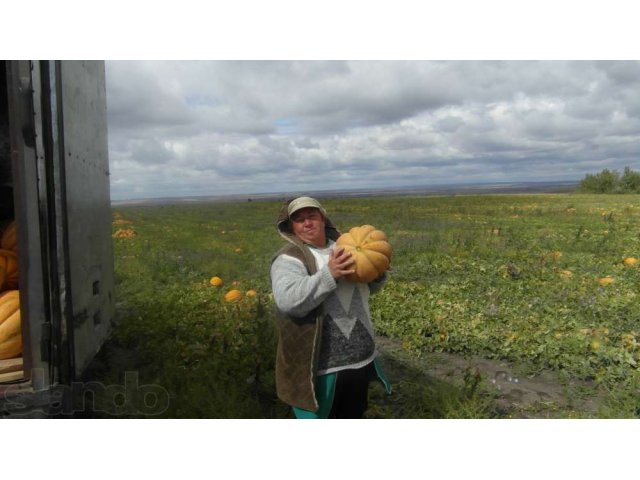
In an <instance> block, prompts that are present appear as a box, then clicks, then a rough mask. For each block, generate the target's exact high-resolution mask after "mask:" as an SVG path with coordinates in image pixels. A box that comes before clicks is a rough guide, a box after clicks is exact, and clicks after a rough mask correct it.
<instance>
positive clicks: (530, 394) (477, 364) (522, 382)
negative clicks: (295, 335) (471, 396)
mask: <svg viewBox="0 0 640 480" xmlns="http://www.w3.org/2000/svg"><path fill="white" fill-rule="evenodd" d="M376 342H377V344H378V347H379V349H380V352H381V355H382V358H383V362H384V365H385V369H386V370H387V374H388V376H389V377H390V378H391V380H392V382H398V381H402V379H404V378H407V376H408V375H411V376H412V377H413V378H415V376H416V372H417V374H418V375H420V374H421V375H424V378H425V381H427V382H428V381H430V380H431V381H433V380H437V381H442V382H446V383H448V384H451V385H456V386H460V387H463V386H464V385H465V376H468V375H469V372H472V374H475V375H479V376H480V387H481V388H483V389H484V390H485V391H486V392H488V393H489V394H490V396H492V397H493V398H494V400H493V401H494V405H495V408H496V410H497V411H498V412H499V416H500V417H509V418H567V417H576V418H585V417H595V416H597V411H598V405H599V404H600V402H601V400H602V396H599V397H594V396H593V392H594V391H595V387H594V385H593V384H590V383H588V382H578V381H569V382H561V381H560V380H559V379H558V377H557V375H555V374H554V373H553V372H542V373H540V374H537V375H535V376H526V375H523V374H518V373H517V372H518V371H522V369H519V368H518V366H517V365H512V364H509V363H507V362H502V361H495V360H488V359H485V358H481V357H470V358H465V357H463V356H461V355H455V354H450V353H425V354H423V355H422V356H421V357H420V358H416V357H415V356H414V355H411V354H409V353H408V352H406V351H405V350H404V349H403V348H402V345H401V342H399V341H397V340H393V339H390V338H386V337H379V338H378V339H376Z"/></svg>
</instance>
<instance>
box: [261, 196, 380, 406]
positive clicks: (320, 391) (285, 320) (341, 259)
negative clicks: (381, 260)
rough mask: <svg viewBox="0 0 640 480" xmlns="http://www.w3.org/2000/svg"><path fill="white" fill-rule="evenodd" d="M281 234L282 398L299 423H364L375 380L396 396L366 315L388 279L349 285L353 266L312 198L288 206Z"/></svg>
mask: <svg viewBox="0 0 640 480" xmlns="http://www.w3.org/2000/svg"><path fill="white" fill-rule="evenodd" d="M277 229H278V232H279V233H280V235H281V236H282V237H283V238H284V239H285V240H286V241H287V244H286V245H285V246H284V247H283V248H282V249H281V250H280V251H279V252H278V253H277V254H276V255H275V257H274V259H273V262H272V264H271V287H272V291H273V298H274V301H275V304H276V310H277V314H278V315H277V316H278V350H277V354H276V387H277V390H278V396H279V398H280V399H281V400H283V401H284V402H285V403H287V404H289V405H291V406H292V407H293V411H294V414H295V416H296V417H297V418H361V417H362V415H363V413H364V412H365V410H366V409H367V407H368V386H369V381H370V379H372V378H375V377H376V376H377V377H378V378H379V379H380V380H381V381H382V382H383V384H384V385H385V388H386V390H387V392H388V393H390V392H391V387H390V385H389V383H388V382H387V381H386V379H385V378H384V376H383V374H382V370H381V369H380V365H379V364H378V362H377V361H376V356H377V351H376V347H375V343H374V331H373V326H372V324H371V318H370V314H369V294H370V293H374V292H375V291H377V290H379V289H380V288H381V287H382V285H383V284H384V283H385V282H386V279H387V275H386V273H385V274H383V275H381V276H380V277H379V278H377V279H376V280H374V281H373V282H371V283H369V284H363V283H353V282H349V281H347V280H346V279H345V278H344V277H345V276H346V275H349V274H351V273H353V272H354V268H355V260H354V259H353V258H351V254H350V253H348V252H346V251H344V249H342V248H338V249H336V248H334V247H335V241H336V240H337V239H338V237H339V236H340V233H339V232H338V230H337V229H336V228H335V227H334V225H333V223H332V222H331V220H330V219H329V218H328V217H327V212H326V211H325V209H324V208H323V207H322V206H321V205H320V203H319V202H318V201H317V200H316V199H314V198H311V197H299V198H296V199H294V200H292V201H291V202H289V203H287V204H286V205H285V206H283V208H282V210H281V212H280V216H279V217H278V221H277Z"/></svg>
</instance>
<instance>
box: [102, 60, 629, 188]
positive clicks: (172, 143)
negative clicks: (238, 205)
mask: <svg viewBox="0 0 640 480" xmlns="http://www.w3.org/2000/svg"><path fill="white" fill-rule="evenodd" d="M106 74H107V102H108V119H109V148H110V153H109V155H110V163H111V174H112V176H111V178H112V184H111V188H112V197H113V198H114V199H129V198H146V197H163V196H187V195H218V194H229V193H241V194H245V193H246V194H250V193H262V192H265V193H266V192H288V191H301V190H324V189H346V188H378V187H389V186H407V185H435V184H449V183H467V182H504V181H538V180H540V181H547V180H579V179H581V178H582V177H584V175H585V174H586V173H590V172H597V171H600V170H602V169H604V168H610V169H618V170H622V169H623V168H624V167H625V166H627V165H628V166H630V167H631V168H634V169H640V62H635V61H623V62H615V61H604V62H594V61H575V62H564V61H549V62H536V61H491V62H482V61H407V62H404V61H364V60H361V61H354V62H348V61H301V62H293V61H211V62H209V61H166V62H164V61H163V62H159V61H149V62H139V61H107V62H106Z"/></svg>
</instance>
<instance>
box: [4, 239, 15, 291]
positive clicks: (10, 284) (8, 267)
mask: <svg viewBox="0 0 640 480" xmlns="http://www.w3.org/2000/svg"><path fill="white" fill-rule="evenodd" d="M0 270H4V281H3V282H2V283H0V292H2V291H4V290H13V289H16V288H18V259H17V258H16V254H15V253H14V252H12V251H10V250H2V249H0ZM2 276H3V275H0V277H2Z"/></svg>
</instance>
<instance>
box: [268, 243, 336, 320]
mask: <svg viewBox="0 0 640 480" xmlns="http://www.w3.org/2000/svg"><path fill="white" fill-rule="evenodd" d="M271 289H272V291H273V299H274V301H275V303H276V305H277V307H278V309H279V310H280V311H282V312H283V313H285V314H287V315H291V316H293V317H304V316H305V315H307V314H308V313H309V312H310V311H311V310H313V309H314V308H316V307H317V306H318V305H320V304H321V303H322V302H323V301H324V299H325V298H326V297H327V295H328V294H329V293H331V292H332V291H333V290H335V289H336V281H335V280H334V278H333V276H332V275H331V272H330V270H329V268H328V267H327V266H326V265H325V266H323V267H321V268H320V269H319V270H318V271H317V272H316V273H315V274H313V275H309V274H308V273H307V270H306V269H305V268H304V265H303V264H302V262H301V261H300V260H298V259H296V258H293V257H291V256H289V255H280V256H279V257H278V258H276V259H275V260H274V261H273V263H272V264H271Z"/></svg>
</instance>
